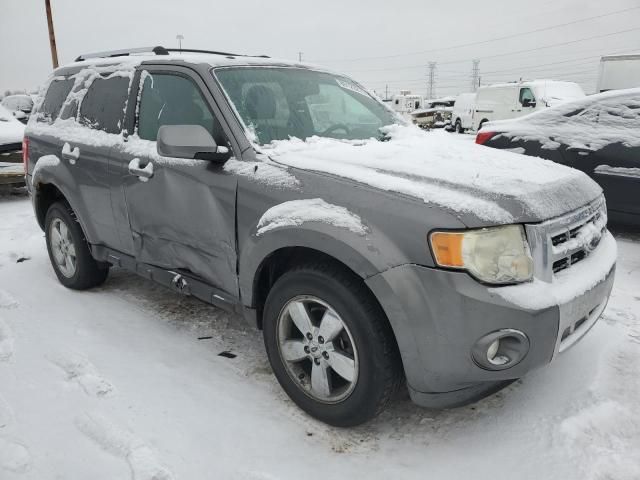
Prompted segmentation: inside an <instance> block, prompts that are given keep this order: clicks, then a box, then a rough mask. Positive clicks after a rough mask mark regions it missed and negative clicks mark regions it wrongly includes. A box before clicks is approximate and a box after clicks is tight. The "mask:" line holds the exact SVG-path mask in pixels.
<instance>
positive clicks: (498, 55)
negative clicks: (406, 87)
mask: <svg viewBox="0 0 640 480" xmlns="http://www.w3.org/2000/svg"><path fill="white" fill-rule="evenodd" d="M637 30H640V27H634V28H629V29H627V30H619V31H617V32H611V33H605V34H602V35H593V36H591V37H585V38H580V39H577V40H570V41H568V42H560V43H552V44H549V45H544V46H541V47H534V48H527V49H524V50H516V51H512V52H506V53H497V54H494V55H485V56H482V57H481V59H482V60H484V59H487V58H497V57H506V56H509V55H516V54H519V53H527V52H535V51H538V50H544V49H547V48H554V47H560V46H564V45H571V44H575V43H580V42H586V41H589V40H595V39H598V38H606V37H612V36H614V35H621V34H623V33H629V32H635V31H637ZM471 60H473V58H465V59H462V60H453V61H449V62H439V65H453V64H456V63H463V62H470V61H471ZM425 66H426V65H425V64H424V63H423V64H420V65H406V66H397V67H386V68H369V69H349V71H350V72H380V71H389V70H405V69H409V68H424V67H425Z"/></svg>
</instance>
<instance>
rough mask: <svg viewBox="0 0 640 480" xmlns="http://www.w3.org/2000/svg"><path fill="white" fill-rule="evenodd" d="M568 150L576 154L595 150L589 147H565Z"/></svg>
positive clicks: (587, 153)
mask: <svg viewBox="0 0 640 480" xmlns="http://www.w3.org/2000/svg"><path fill="white" fill-rule="evenodd" d="M567 151H568V152H576V153H577V154H578V155H589V154H591V153H593V152H595V150H594V149H593V148H589V147H567Z"/></svg>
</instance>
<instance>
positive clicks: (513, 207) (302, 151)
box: [263, 125, 602, 223]
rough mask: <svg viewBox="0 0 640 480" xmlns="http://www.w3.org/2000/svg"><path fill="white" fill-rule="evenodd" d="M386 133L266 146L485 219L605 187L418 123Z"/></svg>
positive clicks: (543, 212) (581, 200)
mask: <svg viewBox="0 0 640 480" xmlns="http://www.w3.org/2000/svg"><path fill="white" fill-rule="evenodd" d="M385 130H386V132H387V134H388V136H389V137H390V140H389V141H385V142H380V141H377V140H375V139H371V140H365V141H344V140H336V139H330V138H320V137H312V138H309V139H307V140H306V141H302V140H299V139H291V140H282V141H275V142H272V143H271V144H270V145H268V146H266V147H263V149H264V152H265V153H266V154H267V155H269V156H270V157H271V158H273V159H274V160H275V161H276V162H279V163H282V164H285V165H288V166H291V167H296V168H300V169H305V170H311V171H318V172H324V173H329V174H332V175H336V176H339V177H343V178H348V179H350V180H353V181H356V182H359V183H362V184H366V185H370V186H372V187H374V188H379V189H381V190H387V191H392V192H397V193H400V194H404V195H407V196H410V197H414V198H417V199H419V200H422V201H424V202H425V203H427V204H432V205H438V206H440V207H443V208H445V209H448V210H450V211H452V213H453V214H454V215H457V216H461V215H464V214H470V215H473V216H475V217H476V218H479V219H481V220H483V221H484V222H486V221H490V222H492V223H511V222H514V221H521V220H522V218H523V217H526V216H529V217H531V218H533V217H535V218H536V219H539V220H543V219H547V218H552V217H555V216H558V215H562V214H564V213H567V212H569V211H571V210H574V209H577V208H579V207H581V206H583V205H585V204H586V203H588V202H590V201H592V200H594V199H596V198H597V197H598V196H599V195H601V192H602V190H601V189H600V187H599V186H598V185H597V184H596V183H595V182H593V181H592V180H591V179H590V178H589V177H587V176H586V175H585V174H583V173H582V172H579V171H577V170H574V169H571V168H568V167H565V166H562V165H559V164H556V163H553V162H550V161H546V160H542V159H536V158H532V157H525V156H522V155H516V154H514V153H511V152H507V151H503V150H496V149H492V148H487V147H482V146H480V145H476V144H467V143H466V142H460V141H459V140H457V139H455V138H452V136H451V135H450V134H448V133H445V132H431V133H425V132H423V131H422V130H420V129H419V128H417V127H415V126H399V125H394V126H390V127H386V129H385ZM475 223H477V222H475Z"/></svg>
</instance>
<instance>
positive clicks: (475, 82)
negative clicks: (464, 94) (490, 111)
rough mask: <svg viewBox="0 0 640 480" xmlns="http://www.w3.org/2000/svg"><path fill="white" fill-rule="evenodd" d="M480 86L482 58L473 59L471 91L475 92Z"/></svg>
mask: <svg viewBox="0 0 640 480" xmlns="http://www.w3.org/2000/svg"><path fill="white" fill-rule="evenodd" d="M479 86H480V60H473V67H472V69H471V91H472V92H475V91H477V90H478V87H479Z"/></svg>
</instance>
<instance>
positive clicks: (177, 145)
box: [25, 47, 616, 426]
mask: <svg viewBox="0 0 640 480" xmlns="http://www.w3.org/2000/svg"><path fill="white" fill-rule="evenodd" d="M129 53H133V52H129ZM136 53H137V54H136V55H129V56H127V52H122V51H120V52H114V53H111V54H110V53H106V54H101V56H103V57H105V58H93V57H91V56H81V57H79V58H78V59H77V61H76V62H75V63H73V64H70V65H67V66H65V67H61V68H58V69H56V70H55V72H54V73H53V75H52V77H51V78H50V79H49V82H48V85H47V86H46V88H45V90H44V91H45V92H46V93H45V94H44V97H43V99H41V100H40V101H38V102H37V103H38V104H37V105H36V111H35V113H34V114H33V115H32V117H31V119H30V122H29V125H28V128H27V133H26V139H25V145H26V150H27V154H26V156H27V161H26V165H27V170H28V175H27V179H28V186H29V190H30V193H31V195H32V199H33V205H34V209H35V213H36V217H37V220H38V222H39V224H40V226H41V227H42V228H43V230H44V231H45V235H46V244H47V248H48V251H49V256H50V259H51V263H52V266H53V269H54V271H55V273H56V275H57V277H58V279H59V280H60V282H61V283H62V284H63V285H65V286H67V287H69V288H74V289H86V288H90V287H93V286H96V285H99V284H101V283H102V282H103V281H104V280H105V278H106V277H107V274H108V271H109V268H111V267H117V268H124V269H128V270H131V271H132V272H136V273H138V274H140V275H142V276H144V277H146V278H149V279H151V280H153V281H156V282H159V283H161V284H164V285H166V286H167V287H169V288H171V289H173V290H175V291H177V292H181V293H183V294H186V295H193V296H194V297H197V298H200V299H202V300H204V301H205V302H209V303H212V304H214V305H217V306H219V307H221V308H225V309H228V310H232V311H236V312H241V313H242V314H243V315H244V317H245V318H246V319H247V320H248V321H249V322H250V323H252V324H253V325H255V326H257V327H258V328H261V329H262V330H263V336H264V341H265V345H266V351H267V354H268V357H269V360H270V363H271V365H272V367H273V371H274V373H275V376H276V377H277V379H278V381H279V382H280V384H281V385H282V387H283V388H284V390H285V391H286V392H287V394H288V395H289V396H290V397H291V398H292V399H293V401H294V402H295V403H296V404H298V405H299V406H300V407H301V408H302V409H304V410H305V411H306V412H308V413H309V414H311V415H313V416H314V417H317V418H319V419H321V420H323V421H325V422H327V423H330V424H333V425H339V426H349V425H356V424H359V423H362V422H364V421H367V420H368V419H370V418H372V417H373V416H375V415H376V414H378V413H379V412H380V411H381V410H382V409H384V407H385V405H386V404H387V403H388V402H389V400H390V399H391V398H392V397H393V395H394V392H395V391H396V390H397V389H398V388H399V387H400V386H401V385H403V384H404V380H405V379H406V385H407V387H408V389H409V392H410V395H411V398H412V399H413V400H414V401H415V402H416V403H418V404H420V405H423V406H429V407H451V406H456V405H461V404H464V403H468V402H470V401H473V400H475V399H477V398H480V397H482V396H486V395H488V394H490V393H492V392H495V391H496V390H498V389H500V388H502V387H503V386H504V385H506V384H508V383H509V382H511V381H513V380H514V379H517V378H519V377H522V376H523V375H525V374H526V373H527V372H529V371H530V370H532V369H534V368H536V367H540V366H542V365H545V364H548V363H549V362H551V361H552V360H553V359H554V358H556V357H557V356H558V355H561V354H562V352H564V351H565V350H566V349H567V348H569V347H570V346H571V345H573V344H575V342H577V341H578V340H579V339H580V338H582V337H583V335H585V334H586V333H587V331H588V330H589V329H590V328H591V327H592V326H593V325H594V323H595V322H596V321H597V320H598V318H599V317H600V315H601V314H602V312H603V310H604V308H605V305H606V303H607V299H608V297H609V294H610V291H611V287H612V284H613V278H614V271H615V261H616V243H615V240H614V239H613V237H612V236H611V234H610V233H609V232H608V231H607V229H606V220H607V216H606V209H605V204H604V199H603V196H602V190H601V189H600V187H599V186H598V185H597V184H596V183H595V182H593V181H592V180H591V179H590V178H589V177H587V176H586V175H584V174H583V173H581V172H579V171H577V170H574V169H571V168H567V167H564V166H562V165H557V164H555V163H553V162H548V161H544V160H535V159H529V158H527V157H524V156H522V155H515V154H513V153H509V152H503V151H499V150H493V149H488V148H484V147H480V146H478V145H475V144H467V143H466V142H459V141H457V140H456V139H455V138H454V137H453V136H451V135H449V134H446V133H444V132H435V133H432V134H426V133H424V132H422V131H421V130H420V129H418V128H416V127H415V126H412V125H408V124H406V122H405V121H404V120H402V119H401V118H400V117H398V116H397V114H395V113H394V112H393V111H391V110H389V109H388V108H387V107H386V106H385V105H383V104H382V103H381V102H380V101H379V100H377V99H376V97H375V96H374V95H372V94H370V93H369V92H367V90H365V89H364V88H363V87H362V86H361V85H359V84H358V83H357V82H355V81H353V80H351V79H350V78H348V77H346V76H342V75H337V74H333V73H330V72H328V71H324V70H322V69H320V68H318V67H312V66H305V65H302V64H298V63H291V62H287V61H280V60H274V59H270V58H265V57H251V56H243V55H234V54H221V53H216V52H209V53H202V52H200V53H190V52H188V51H185V50H181V51H180V53H179V54H176V53H173V52H172V51H170V50H168V49H165V48H162V47H156V48H155V49H154V50H153V52H148V53H147V54H142V53H140V52H136ZM111 55H117V57H114V58H111ZM575 232H577V233H575ZM574 233H575V234H574ZM141 341H144V339H142V340H141ZM158 368H160V369H161V368H164V367H163V366H162V365H159V366H158ZM156 373H158V374H161V372H149V374H150V375H154V374H156ZM220 388H224V387H223V386H221V387H220Z"/></svg>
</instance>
